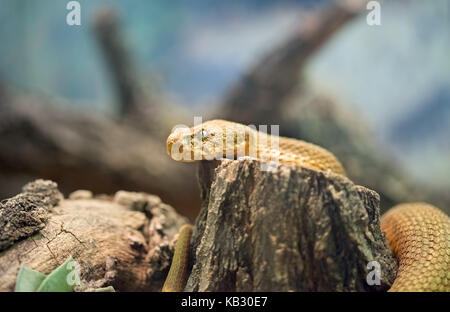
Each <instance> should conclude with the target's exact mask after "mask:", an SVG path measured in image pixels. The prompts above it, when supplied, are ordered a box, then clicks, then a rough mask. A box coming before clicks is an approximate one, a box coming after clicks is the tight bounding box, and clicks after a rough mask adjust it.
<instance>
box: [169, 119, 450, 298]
mask: <svg viewBox="0 0 450 312" xmlns="http://www.w3.org/2000/svg"><path fill="white" fill-rule="evenodd" d="M167 152H168V154H169V155H170V156H171V157H172V158H173V159H175V160H178V161H194V160H212V159H222V158H232V159H236V158H239V157H240V156H250V157H254V158H257V159H260V160H262V161H267V162H270V161H274V160H275V161H277V160H278V161H279V162H280V163H282V164H289V165H296V166H299V167H306V168H310V169H314V170H331V171H333V172H334V173H337V174H341V175H345V171H344V169H343V167H342V165H341V163H340V162H339V160H338V159H337V158H336V157H335V156H334V155H333V154H332V153H330V152H329V151H327V150H326V149H324V148H321V147H319V146H317V145H314V144H311V143H307V142H304V141H301V140H295V139H289V138H284V137H275V136H272V135H268V134H265V133H262V132H259V131H257V130H256V129H254V128H251V127H248V126H244V125H241V124H238V123H233V122H229V121H225V120H212V121H207V122H205V123H203V124H201V125H198V126H195V127H192V128H178V129H175V130H174V131H173V132H172V134H171V135H170V136H169V137H168V139H167ZM381 230H382V231H383V232H386V239H387V242H388V244H389V247H390V248H391V250H392V251H393V253H394V254H395V256H396V257H397V260H398V263H399V268H398V272H397V276H396V279H395V281H394V283H393V285H392V287H391V288H390V291H450V219H449V217H448V216H447V215H446V214H445V213H443V212H442V211H440V210H439V209H438V208H436V207H434V206H432V205H429V204H425V203H406V204H400V205H398V206H396V207H393V208H392V209H390V210H389V211H388V212H387V213H386V214H385V215H383V217H382V219H381ZM191 233H192V227H191V226H189V225H186V226H183V227H182V228H181V230H180V232H179V236H178V241H177V245H176V246H175V254H174V258H173V260H172V266H171V268H170V271H169V274H168V277H167V279H166V282H165V284H164V287H163V291H182V290H183V289H184V283H185V280H186V273H187V266H188V254H189V243H190V237H191Z"/></svg>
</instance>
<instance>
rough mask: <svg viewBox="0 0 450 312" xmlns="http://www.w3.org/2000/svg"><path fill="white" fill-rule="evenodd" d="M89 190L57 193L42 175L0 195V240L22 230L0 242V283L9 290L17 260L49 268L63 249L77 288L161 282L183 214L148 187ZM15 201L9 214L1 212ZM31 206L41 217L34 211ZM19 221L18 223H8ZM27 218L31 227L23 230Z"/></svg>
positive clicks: (157, 286) (153, 286)
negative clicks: (0, 198) (74, 265)
mask: <svg viewBox="0 0 450 312" xmlns="http://www.w3.org/2000/svg"><path fill="white" fill-rule="evenodd" d="M89 195H90V193H89V192H86V191H78V192H76V193H74V194H72V195H71V196H70V197H71V199H62V195H61V194H60V193H59V191H58V190H57V189H56V184H55V183H53V182H50V181H43V180H40V181H35V182H33V183H30V184H28V185H27V186H26V187H24V192H23V193H21V194H19V195H17V196H15V197H14V198H12V199H9V200H7V201H5V202H4V203H2V206H1V207H0V224H2V225H3V226H2V227H0V237H1V238H2V242H3V241H5V240H4V239H3V238H4V237H7V236H8V235H9V234H11V233H13V234H14V233H16V232H17V230H19V229H25V230H26V231H23V233H22V234H23V235H21V236H20V237H17V236H14V235H9V237H10V238H20V240H16V241H15V243H14V244H13V245H11V240H6V241H7V242H8V245H6V244H2V248H1V249H0V291H12V290H14V286H15V281H16V277H17V273H18V270H19V267H20V266H21V265H23V266H26V267H28V268H31V269H34V270H37V271H40V272H42V273H45V274H48V273H50V272H51V271H52V270H54V269H55V268H56V267H58V266H59V265H60V264H62V263H63V262H64V261H65V260H66V259H67V258H68V257H69V256H72V257H73V258H74V260H75V261H76V262H78V263H79V264H80V272H81V285H80V286H79V287H78V288H77V290H79V291H88V290H93V289H96V288H100V287H104V286H110V285H111V286H113V287H114V288H115V289H116V290H119V291H130V290H135V291H160V290H161V287H162V284H163V282H164V279H165V276H166V275H167V272H168V269H169V265H170V259H171V257H172V254H173V240H174V237H175V235H176V233H177V231H178V228H179V227H180V226H181V225H182V224H184V223H186V219H185V218H183V217H181V216H179V215H178V214H176V212H175V210H174V209H173V208H172V207H170V206H168V205H166V204H164V203H162V202H161V200H160V199H159V197H157V196H154V195H148V194H145V193H132V192H125V191H119V192H117V193H116V194H115V195H114V196H110V197H109V196H100V197H91V196H89ZM56 199H57V200H56ZM14 209H15V210H16V211H17V213H16V215H15V216H11V214H9V213H7V214H5V213H4V212H5V211H11V210H14ZM36 211H40V214H39V216H40V217H39V218H34V216H35V215H36ZM27 216H30V217H27ZM36 220H39V222H36ZM17 222H22V223H21V225H22V226H21V227H20V228H17V227H16V230H15V231H8V227H9V228H14V225H15V224H16V223H17ZM33 226H34V230H33V231H28V230H27V229H28V228H30V227H33Z"/></svg>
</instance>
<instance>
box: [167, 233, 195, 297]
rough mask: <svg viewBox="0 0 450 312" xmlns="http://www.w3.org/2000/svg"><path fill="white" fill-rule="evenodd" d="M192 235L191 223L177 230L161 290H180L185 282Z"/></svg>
mask: <svg viewBox="0 0 450 312" xmlns="http://www.w3.org/2000/svg"><path fill="white" fill-rule="evenodd" d="M191 236H192V225H190V224H185V225H183V226H182V227H181V228H180V230H179V232H178V240H177V243H176V244H175V252H174V255H173V259H172V264H171V265H170V269H169V274H168V275H167V278H166V281H165V282H164V286H163V288H162V291H163V292H181V291H183V290H184V286H185V284H186V277H187V271H188V266H189V246H190V242H191Z"/></svg>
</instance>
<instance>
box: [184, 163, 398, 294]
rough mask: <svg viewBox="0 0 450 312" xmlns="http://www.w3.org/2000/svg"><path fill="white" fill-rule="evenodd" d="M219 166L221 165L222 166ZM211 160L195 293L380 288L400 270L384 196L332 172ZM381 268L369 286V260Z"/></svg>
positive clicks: (198, 235)
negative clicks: (383, 214) (382, 207)
mask: <svg viewBox="0 0 450 312" xmlns="http://www.w3.org/2000/svg"><path fill="white" fill-rule="evenodd" d="M215 166H217V167H215ZM260 166H261V163H260V162H258V161H255V160H240V161H223V162H222V163H220V164H217V163H210V162H204V163H203V164H202V165H201V166H200V169H199V180H200V185H201V194H202V200H203V205H202V210H201V212H200V215H199V217H198V219H197V221H196V227H195V230H194V233H193V237H192V242H193V243H192V244H193V248H192V254H193V258H194V260H193V261H194V265H193V269H192V272H191V275H190V277H189V280H188V283H187V287H186V290H187V291H374V290H386V289H387V288H389V287H390V285H391V283H392V282H393V279H394V277H395V272H396V262H395V260H394V259H393V257H392V255H391V253H390V251H389V249H388V247H387V244H386V242H385V237H384V234H383V233H382V232H381V230H380V224H379V222H380V220H379V218H380V215H379V196H378V194H377V193H375V192H374V191H371V190H369V189H366V188H364V187H361V186H357V185H355V184H354V183H353V182H352V181H350V180H349V179H347V178H345V177H342V176H338V175H335V174H333V173H331V172H318V171H312V170H308V169H299V168H297V169H294V168H292V167H287V166H283V165H281V166H280V167H279V168H278V169H276V170H275V171H262V170H261V168H260ZM370 261H377V262H378V263H379V264H380V266H381V284H380V285H379V286H369V285H368V284H367V282H366V278H367V275H368V273H369V272H370V271H371V270H370V269H368V267H367V265H368V263H369V262H370Z"/></svg>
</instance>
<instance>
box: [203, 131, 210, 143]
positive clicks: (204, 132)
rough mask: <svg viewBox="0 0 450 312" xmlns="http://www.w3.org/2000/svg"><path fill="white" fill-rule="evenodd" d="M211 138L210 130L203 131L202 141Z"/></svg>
mask: <svg viewBox="0 0 450 312" xmlns="http://www.w3.org/2000/svg"><path fill="white" fill-rule="evenodd" d="M210 136H211V133H209V132H208V130H205V129H203V130H202V141H204V140H206V139H208V138H209V137H210Z"/></svg>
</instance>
